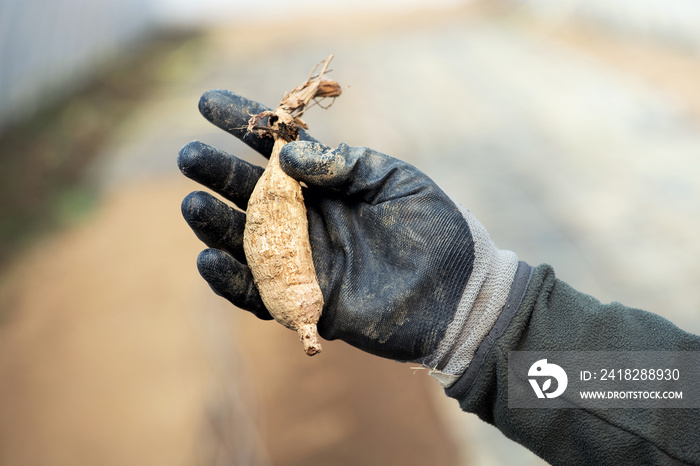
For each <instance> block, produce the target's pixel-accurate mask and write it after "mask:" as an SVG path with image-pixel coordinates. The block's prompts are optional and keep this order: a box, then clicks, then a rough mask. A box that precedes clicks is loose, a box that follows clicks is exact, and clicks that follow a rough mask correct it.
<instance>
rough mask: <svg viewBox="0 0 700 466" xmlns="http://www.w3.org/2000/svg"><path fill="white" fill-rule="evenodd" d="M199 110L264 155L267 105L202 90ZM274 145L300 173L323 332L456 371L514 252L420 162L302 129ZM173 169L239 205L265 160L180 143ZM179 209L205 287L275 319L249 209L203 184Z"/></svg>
mask: <svg viewBox="0 0 700 466" xmlns="http://www.w3.org/2000/svg"><path fill="white" fill-rule="evenodd" d="M199 108H200V112H201V113H202V114H203V115H204V117H205V118H207V119H208V120H209V121H211V122H212V123H214V124H215V125H216V126H218V127H220V128H222V129H224V130H226V131H228V132H229V133H231V134H233V135H234V136H236V137H238V138H240V139H241V140H243V142H245V143H247V144H248V145H249V146H251V147H252V148H254V149H256V150H257V151H258V152H260V153H261V154H262V155H263V156H266V157H269V155H270V150H271V148H272V140H271V139H261V138H259V137H258V136H256V135H254V134H246V130H245V127H246V124H247V120H248V118H249V117H250V115H251V114H256V113H259V112H261V111H263V110H266V108H265V107H263V106H262V105H260V104H258V103H256V102H252V101H249V100H247V99H245V98H243V97H240V96H238V95H236V94H234V93H232V92H229V91H220V90H217V91H209V92H207V93H206V94H204V96H202V98H201V100H200V103H199ZM300 138H301V139H302V140H301V141H299V142H293V143H290V144H287V145H286V146H285V147H284V149H283V150H282V153H281V155H280V163H281V166H282V169H283V170H284V171H285V172H287V173H288V174H289V175H290V176H292V177H293V178H295V179H297V180H299V181H301V182H303V183H305V184H306V186H307V187H306V188H304V199H305V202H306V206H307V212H308V220H309V235H310V240H311V248H312V252H313V260H314V266H315V269H316V273H317V275H318V279H319V284H320V286H321V290H322V292H323V296H324V300H325V306H324V309H323V315H322V316H321V319H320V321H319V323H318V329H319V333H320V335H321V336H322V337H323V338H325V339H328V340H333V339H341V340H344V341H346V342H347V343H349V344H351V345H353V346H356V347H358V348H360V349H362V350H364V351H367V352H370V353H373V354H376V355H379V356H383V357H387V358H391V359H396V360H401V361H413V362H419V363H421V364H423V365H425V366H427V367H430V368H433V369H436V370H437V371H438V372H440V373H445V374H448V376H447V378H448V382H449V381H453V380H455V379H456V378H457V377H458V376H459V375H460V374H461V373H462V372H463V371H464V369H465V368H466V366H467V365H468V364H469V361H470V360H471V357H472V356H473V354H474V352H475V351H476V349H477V347H478V346H479V344H480V343H481V341H482V340H483V339H484V337H485V336H486V334H487V333H488V332H489V331H490V329H491V327H493V324H494V322H495V321H496V319H497V318H498V315H499V313H500V311H501V309H502V308H503V305H504V304H505V300H506V298H507V295H508V292H509V290H510V286H511V283H512V282H513V276H514V274H515V270H516V268H517V259H516V257H515V255H514V254H513V253H510V252H504V251H499V250H497V249H496V248H495V247H494V246H493V244H492V243H491V241H490V240H489V238H488V235H487V234H486V231H485V230H484V229H483V227H482V226H481V225H480V224H479V223H478V222H477V221H476V219H475V218H474V217H473V216H471V215H470V214H469V212H468V211H466V210H465V209H463V208H461V207H459V206H458V205H456V204H455V203H454V202H453V201H452V200H451V199H450V198H449V197H448V196H447V195H446V194H445V193H444V192H443V191H442V190H441V189H440V188H439V187H438V186H437V185H436V184H435V183H434V182H433V181H432V180H430V179H429V178H428V177H427V176H426V175H424V174H423V173H421V172H420V171H419V170H418V169H416V168H415V167H413V166H411V165H408V164H406V163H404V162H401V161H400V160H397V159H394V158H392V157H389V156H387V155H383V154H380V153H378V152H375V151H373V150H371V149H368V148H364V147H349V146H347V145H340V146H339V147H338V148H337V149H335V150H333V149H331V148H329V147H326V146H324V145H322V144H320V143H318V142H316V141H315V140H313V139H312V138H311V137H310V136H308V135H307V134H306V133H302V135H301V137H300ZM178 165H179V167H180V170H181V171H182V173H183V174H185V175H186V176H188V177H190V178H192V179H193V180H195V181H197V182H199V183H201V184H203V185H204V186H207V187H209V188H211V189H212V190H214V191H215V192H217V193H219V194H220V195H222V196H223V197H224V198H226V199H228V200H229V201H231V202H233V203H234V204H235V205H236V206H238V207H239V208H240V209H243V210H245V208H246V204H247V200H248V197H249V196H250V193H251V191H252V190H253V187H254V185H255V182H256V180H257V179H258V177H259V176H260V174H261V173H262V170H263V169H262V168H260V167H257V166H254V165H251V164H249V163H247V162H245V161H243V160H240V159H238V158H236V157H234V156H232V155H229V154H226V153H224V152H222V151H220V150H217V149H215V148H213V147H210V146H207V145H205V144H202V143H200V142H192V143H190V144H187V145H186V146H184V147H183V148H182V149H181V151H180V155H179V157H178ZM182 212H183V215H184V217H185V219H186V221H187V223H188V224H189V225H190V226H191V228H192V229H193V230H194V232H195V234H196V235H197V236H198V237H199V238H200V239H201V240H202V241H203V242H204V243H206V244H207V246H209V247H210V248H211V249H206V250H204V251H203V252H202V253H201V254H200V255H199V258H198V260H197V265H198V268H199V271H200V273H201V275H202V277H204V279H205V280H206V281H207V282H208V283H209V285H210V286H211V288H212V289H213V290H214V292H215V293H217V294H218V295H220V296H223V297H224V298H226V299H228V300H229V301H230V302H231V303H233V304H234V305H236V306H238V307H240V308H242V309H246V310H249V311H251V312H253V313H254V314H255V315H257V316H258V317H260V318H262V319H270V318H271V317H270V315H269V313H268V312H267V310H266V309H265V307H264V305H263V303H262V301H261V300H260V296H259V294H258V291H257V289H256V287H255V285H254V283H253V279H252V276H251V273H250V270H249V269H248V267H247V266H246V259H245V256H244V254H243V247H242V242H243V239H242V237H243V226H244V224H245V214H244V213H243V212H242V211H240V210H237V209H234V208H232V207H229V206H228V205H227V204H225V203H223V202H221V201H219V200H218V199H216V198H215V197H214V196H212V195H210V194H207V193H205V192H201V191H197V192H193V193H191V194H190V195H189V196H187V197H186V198H185V200H184V201H183V203H182Z"/></svg>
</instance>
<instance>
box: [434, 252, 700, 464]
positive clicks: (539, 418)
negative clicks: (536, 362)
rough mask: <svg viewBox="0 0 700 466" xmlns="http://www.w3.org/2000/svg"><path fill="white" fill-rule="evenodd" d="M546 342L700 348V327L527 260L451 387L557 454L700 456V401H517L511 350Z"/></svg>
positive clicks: (654, 459)
mask: <svg viewBox="0 0 700 466" xmlns="http://www.w3.org/2000/svg"><path fill="white" fill-rule="evenodd" d="M518 304H519V305H518ZM509 306H511V307H512V309H510V308H509ZM542 350H554V351H586V350H589V351H591V350H595V351H627V350H629V351H699V350H700V337H698V336H696V335H692V334H689V333H686V332H684V331H682V330H680V329H679V328H678V327H676V326H674V325H673V324H672V323H671V322H669V321H667V320H666V319H664V318H662V317H660V316H658V315H655V314H651V313H649V312H645V311H642V310H639V309H631V308H628V307H625V306H623V305H621V304H619V303H612V304H601V303H600V302H599V301H597V300H595V299H594V298H592V297H591V296H588V295H586V294H583V293H580V292H578V291H576V290H574V289H573V288H571V287H570V286H569V285H567V284H566V283H564V282H562V281H561V280H558V279H557V278H556V277H555V275H554V271H553V270H552V268H551V267H550V266H547V265H541V266H538V267H536V268H534V269H533V268H530V267H529V266H527V265H526V264H523V263H521V266H520V267H519V269H518V273H517V274H516V282H515V285H514V287H513V290H512V291H511V296H510V297H509V304H508V305H507V306H506V309H505V310H504V312H503V315H502V316H501V319H499V322H497V323H496V326H495V327H494V330H492V332H491V334H490V335H489V337H487V339H486V340H485V341H484V343H483V344H482V345H481V347H480V348H479V351H478V352H477V355H476V357H475V358H474V360H473V361H472V364H471V365H470V367H469V368H468V369H467V371H466V372H465V373H464V375H463V376H462V377H461V378H460V379H459V380H458V381H457V382H456V383H455V384H454V385H453V386H451V387H450V388H448V389H447V390H446V392H447V394H448V395H449V396H451V397H453V398H456V399H457V400H459V403H460V406H461V407H462V409H463V410H464V411H468V412H472V413H475V414H477V415H478V416H479V417H480V418H481V419H482V420H484V421H486V422H488V423H490V424H493V425H495V426H496V427H497V428H498V429H500V430H501V432H503V433H504V434H505V435H506V436H507V437H509V438H510V439H512V440H514V441H516V442H518V443H520V444H522V445H523V446H525V447H527V448H528V449H530V450H532V451H533V452H534V453H535V454H537V455H539V456H540V457H542V458H544V459H545V460H547V461H548V462H550V463H551V464H567V465H572V464H576V465H578V464H591V465H594V464H595V465H604V464H610V465H627V464H630V465H632V464H634V465H640V464H645V465H646V464H664V465H666V464H700V410H698V409H668V408H666V409H598V410H592V409H581V408H577V409H509V408H508V380H507V374H508V354H509V352H510V351H542Z"/></svg>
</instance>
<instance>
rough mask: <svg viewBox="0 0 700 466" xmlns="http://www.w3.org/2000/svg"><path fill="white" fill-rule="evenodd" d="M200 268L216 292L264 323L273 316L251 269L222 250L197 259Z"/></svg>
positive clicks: (204, 254) (213, 251) (212, 251)
mask: <svg viewBox="0 0 700 466" xmlns="http://www.w3.org/2000/svg"><path fill="white" fill-rule="evenodd" d="M197 268H198V269H199V273H200V275H201V276H202V278H204V279H205V280H206V281H207V283H209V286H210V287H211V289H212V291H214V293H216V294H217V295H219V296H221V297H223V298H226V299H227V300H229V301H230V302H231V304H233V305H234V306H237V307H239V308H241V309H244V310H246V311H250V312H252V313H253V314H255V316H257V317H258V318H260V319H263V320H270V319H272V316H270V313H269V312H268V311H267V309H266V308H265V305H264V304H263V302H262V300H261V299H260V294H259V293H258V289H257V288H256V287H255V284H254V282H253V275H252V274H251V273H250V269H249V268H248V267H247V266H245V265H243V264H241V263H240V262H238V261H237V260H235V259H234V258H233V257H231V256H230V255H228V254H226V253H225V252H223V251H219V250H218V249H205V250H204V251H202V252H201V253H200V254H199V257H197Z"/></svg>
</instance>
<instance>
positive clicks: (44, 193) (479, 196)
mask: <svg viewBox="0 0 700 466" xmlns="http://www.w3.org/2000/svg"><path fill="white" fill-rule="evenodd" d="M329 3H330V2H321V1H313V0H304V1H295V2H283V1H282V0H276V1H273V0H269V1H255V2H252V1H251V2H245V1H235V0H227V1H224V0H200V1H198V2H187V1H184V0H149V1H144V0H139V1H136V0H120V1H116V0H66V1H63V2H51V1H48V0H22V1H20V0H0V163H1V164H2V165H1V167H2V169H1V170H0V177H1V178H2V179H1V183H0V235H1V236H0V464H2V465H39V464H41V465H49V464H50V465H74V466H75V465H94V464H100V465H124V464H129V465H149V466H150V465H161V464H162V465H301V464H335V465H357V464H363V465H387V464H407V465H413V464H415V465H418V464H421V465H423V464H440V465H471V464H479V465H501V464H513V463H518V464H542V462H541V461H540V460H538V459H537V458H535V457H534V456H533V455H532V454H530V453H529V452H527V451H526V450H525V449H523V448H522V447H520V446H518V445H517V444H515V443H513V442H511V441H509V440H507V439H505V438H504V437H502V435H501V434H500V433H499V432H498V431H497V430H495V429H494V428H493V427H491V426H488V425H486V424H484V423H482V422H481V421H479V420H478V419H477V418H476V417H474V416H472V415H469V414H465V413H462V412H460V411H459V409H458V406H457V403H456V402H455V401H454V400H450V399H447V398H446V397H445V396H444V394H443V393H442V390H441V389H440V387H439V386H438V385H437V383H435V382H434V381H433V380H432V379H431V378H430V377H429V376H428V375H427V374H426V373H425V371H422V370H418V369H414V368H412V367H411V366H410V365H402V364H398V363H395V362H392V361H384V360H379V359H378V358H374V357H371V356H368V355H365V354H363V353H361V352H359V351H356V350H353V349H352V348H350V347H349V346H348V345H346V344H344V343H342V342H329V343H327V344H325V345H324V353H323V354H322V355H321V356H319V357H317V358H313V359H309V358H307V357H306V356H305V355H304V354H303V353H302V351H301V349H300V346H299V344H298V341H297V339H296V336H295V335H294V334H293V333H291V332H289V331H287V330H285V329H283V328H282V327H281V326H279V325H273V324H270V323H268V322H260V321H257V320H256V319H255V318H254V317H252V316H250V315H248V314H247V313H245V312H240V311H238V310H236V309H233V308H232V307H231V306H230V305H229V304H227V303H226V302H225V301H223V300H222V299H220V298H218V297H217V296H215V295H214V294H213V293H211V291H210V290H209V288H208V286H207V285H206V283H205V282H204V281H203V280H202V279H201V278H200V277H199V275H198V273H197V271H196V267H195V259H196V256H197V254H198V252H199V250H200V249H201V248H202V247H203V245H202V244H200V243H199V242H198V241H197V240H196V238H195V237H194V235H193V234H192V233H191V232H190V231H189V228H188V227H187V225H186V224H185V222H184V221H183V220H182V219H181V215H180V201H181V199H182V198H183V197H184V196H185V195H186V194H187V193H188V192H190V191H192V190H195V189H199V187H198V186H197V185H195V184H194V183H193V182H191V181H189V180H187V179H185V178H184V177H182V176H181V175H180V174H179V172H178V170H177V165H176V157H177V152H178V150H179V148H180V147H181V146H183V145H184V144H186V143H187V142H189V141H191V140H194V139H198V140H201V141H203V142H206V143H208V144H212V145H215V146H218V147H220V148H222V149H225V150H227V151H229V152H231V153H233V154H236V155H238V156H240V157H242V158H245V159H247V160H250V161H252V162H255V163H259V164H262V163H263V160H262V158H260V157H259V156H257V155H256V154H254V153H252V151H250V149H248V148H247V147H245V146H244V145H243V144H241V143H239V142H238V141H237V140H235V139H234V138H233V137H231V136H228V135H226V134H225V133H223V132H222V131H220V130H218V129H217V128H215V127H213V126H211V125H209V124H208V123H207V122H206V121H205V120H204V119H203V118H202V117H200V116H199V114H198V111H197V102H198V99H199V96H200V95H201V94H202V93H203V92H204V91H206V90H208V89H213V88H224V89H231V90H234V91H236V92H238V93H240V94H243V95H246V96H248V97H250V98H253V99H255V100H258V101H261V102H263V103H265V104H267V105H269V106H275V105H276V104H277V103H278V102H279V100H280V98H281V97H282V95H283V93H284V92H285V91H287V90H289V89H291V88H292V87H294V86H295V85H297V84H298V83H299V82H300V81H301V80H303V79H304V78H305V77H306V76H307V74H308V72H309V70H310V69H311V67H312V66H313V65H314V64H316V63H317V62H318V61H320V60H321V59H323V58H325V57H326V56H327V55H328V54H329V53H334V54H335V56H336V58H335V60H334V62H333V74H332V77H333V78H334V79H336V80H337V81H339V82H340V83H341V84H342V85H343V88H344V95H343V97H341V98H339V99H338V100H337V101H336V102H335V104H334V106H333V108H332V109H330V110H329V111H327V112H321V111H317V112H310V113H309V114H308V118H307V121H308V123H309V124H310V126H311V130H312V132H313V134H314V135H315V136H316V137H317V138H318V139H320V140H322V141H324V142H325V143H326V144H329V145H337V144H338V143H340V142H346V143H348V144H351V145H367V146H370V147H373V148H375V149H377V150H380V151H382V152H385V153H388V154H390V155H393V156H395V157H398V158H401V159H403V160H406V161H408V162H410V163H412V164H414V165H416V166H418V167H419V168H420V169H422V170H423V171H425V172H426V173H428V174H429V175H430V176H431V177H432V178H433V179H434V180H435V181H436V182H437V183H438V184H439V185H440V186H442V187H443V189H445V191H446V192H447V193H448V194H450V195H451V196H453V197H454V198H455V199H456V200H458V201H459V202H461V203H463V204H464V205H466V206H467V207H469V208H470V210H471V211H472V212H473V213H474V214H475V215H476V216H477V218H479V219H480V220H481V222H482V223H484V225H485V226H486V227H487V229H488V230H489V232H490V234H491V236H492V239H493V240H494V242H495V243H496V244H497V245H498V246H499V247H501V248H504V249H511V250H513V251H515V252H516V253H517V254H518V255H519V257H520V258H521V259H523V260H525V261H528V262H529V263H531V264H533V265H536V264H540V263H549V264H551V265H553V266H554V268H555V270H556V271H557V273H558V276H559V277H560V278H562V279H563V280H565V281H567V282H568V283H570V284H571V285H572V286H574V287H575V288H577V289H579V290H580V291H583V292H586V293H589V294H592V295H594V296H595V297H596V298H598V299H600V300H602V301H621V302H623V303H625V304H627V305H630V306H635V307H640V308H643V309H646V310H649V311H653V312H656V313H658V314H661V315H663V316H665V317H667V318H669V319H670V320H672V321H673V322H674V323H676V324H677V325H679V326H680V327H682V328H684V329H685V330H688V331H690V332H693V333H700V313H699V310H700V287H698V286H697V284H698V279H699V278H700V265H699V264H700V261H698V260H697V258H698V257H700V241H699V240H698V238H700V215H699V214H700V187H698V180H699V179H700V157H699V156H700V131H698V129H699V127H700V126H699V124H700V87H698V85H697V83H698V82H700V29H699V28H697V24H700V4H699V3H698V2H695V1H692V0H634V1H632V0H605V1H603V0H586V1H583V0H581V1H579V0H522V1H515V0H512V1H509V0H491V1H476V0H474V1H465V0H462V1H458V0H440V1H430V2H427V1H418V0H411V1H399V0H393V1H391V0H373V1H368V0H354V1H352V2H350V1H338V2H333V4H332V6H330V5H329Z"/></svg>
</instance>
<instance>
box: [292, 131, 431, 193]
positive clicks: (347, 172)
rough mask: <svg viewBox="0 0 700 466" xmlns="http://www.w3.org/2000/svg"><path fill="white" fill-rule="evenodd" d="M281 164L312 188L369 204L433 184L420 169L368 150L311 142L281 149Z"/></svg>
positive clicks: (295, 143)
mask: <svg viewBox="0 0 700 466" xmlns="http://www.w3.org/2000/svg"><path fill="white" fill-rule="evenodd" d="M280 165H281V167H282V169H283V170H284V171H285V172H286V173H287V174H288V175H289V176H291V177H292V178H294V179H296V180H298V181H302V182H304V183H306V185H307V186H309V187H316V188H323V189H326V190H331V191H334V192H336V193H338V194H340V195H343V196H360V197H361V198H362V199H363V200H364V201H365V202H367V203H369V204H378V203H380V202H385V201H388V200H391V199H394V198H397V197H405V196H407V195H410V194H412V193H415V192H418V191H419V190H422V189H424V188H426V187H428V185H431V186H434V183H433V182H432V181H431V180H430V178H428V177H427V176H426V175H425V174H423V173H422V172H420V170H418V169H417V168H415V167H414V166H412V165H409V164H407V163H405V162H402V161H401V160H398V159H395V158H393V157H390V156H388V155H384V154H381V153H379V152H376V151H373V150H371V149H369V148H366V147H350V146H348V145H346V144H341V145H340V146H338V148H337V149H335V150H331V149H329V148H328V147H326V146H324V145H322V144H318V143H311V142H304V141H299V142H292V143H289V144H287V145H286V146H284V147H283V148H282V152H281V153H280Z"/></svg>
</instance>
